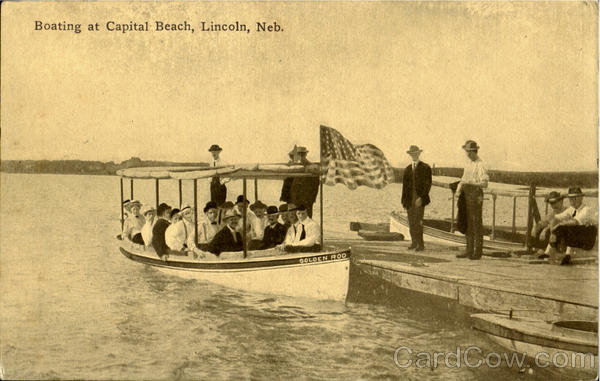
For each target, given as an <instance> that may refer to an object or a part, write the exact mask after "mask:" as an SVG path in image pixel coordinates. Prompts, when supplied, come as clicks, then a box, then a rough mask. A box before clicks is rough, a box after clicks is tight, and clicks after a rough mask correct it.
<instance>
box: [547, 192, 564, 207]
mask: <svg viewBox="0 0 600 381" xmlns="http://www.w3.org/2000/svg"><path fill="white" fill-rule="evenodd" d="M562 199H563V196H561V195H560V193H559V192H556V191H552V192H550V193H548V194H547V195H546V202H547V203H549V204H552V203H555V202H557V201H560V200H562Z"/></svg>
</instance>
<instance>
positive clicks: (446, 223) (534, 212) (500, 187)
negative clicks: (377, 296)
mask: <svg viewBox="0 0 600 381" xmlns="http://www.w3.org/2000/svg"><path fill="white" fill-rule="evenodd" d="M459 180H460V179H459V178H456V177H449V176H433V181H432V185H433V186H437V187H441V188H446V189H449V190H450V191H451V198H450V200H452V201H451V202H452V207H451V215H450V218H449V219H442V218H435V219H434V218H427V217H426V218H424V219H423V235H424V236H425V239H427V240H428V241H430V242H437V243H442V244H445V245H449V246H464V245H466V244H467V239H466V237H465V235H464V234H462V233H460V232H458V231H456V223H455V219H454V215H455V204H456V198H457V197H456V194H455V190H456V188H455V187H454V186H453V184H455V183H456V182H458V181H459ZM538 191H539V192H540V193H536V192H538ZM549 191H550V189H549V188H539V187H538V188H536V187H534V186H531V187H528V186H522V185H513V184H502V183H494V182H490V183H488V187H487V188H485V189H484V190H483V193H484V196H486V195H487V196H491V200H492V224H491V226H484V236H483V247H484V248H485V249H490V250H498V251H504V252H523V251H526V250H527V249H528V247H530V242H529V240H528V236H529V234H527V232H528V231H531V228H532V227H533V223H534V221H538V220H539V218H540V213H539V210H538V207H537V202H536V197H544V196H545V195H546V194H547V193H549ZM584 193H585V195H586V196H596V197H597V196H598V192H597V191H588V192H584ZM498 196H502V197H510V198H512V200H513V210H512V226H498V225H497V224H496V199H497V198H498ZM518 198H526V199H527V200H528V205H527V209H528V213H527V227H517V226H516V208H517V199H518ZM390 231H391V232H397V233H401V234H403V235H405V236H407V237H410V230H409V224H408V216H407V215H406V213H405V212H399V211H392V212H391V214H390Z"/></svg>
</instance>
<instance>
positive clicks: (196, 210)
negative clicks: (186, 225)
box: [179, 179, 198, 246]
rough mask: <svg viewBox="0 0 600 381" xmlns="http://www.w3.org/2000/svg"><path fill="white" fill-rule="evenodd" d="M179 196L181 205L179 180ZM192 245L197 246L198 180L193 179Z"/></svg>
mask: <svg viewBox="0 0 600 381" xmlns="http://www.w3.org/2000/svg"><path fill="white" fill-rule="evenodd" d="M179 195H180V196H179V204H180V205H181V180H179ZM194 244H196V246H198V179H194Z"/></svg>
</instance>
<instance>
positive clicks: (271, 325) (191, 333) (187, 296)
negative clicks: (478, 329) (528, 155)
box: [0, 173, 544, 380]
mask: <svg viewBox="0 0 600 381" xmlns="http://www.w3.org/2000/svg"><path fill="white" fill-rule="evenodd" d="M1 180H2V185H1V195H2V197H1V221H2V224H1V230H0V250H1V257H0V258H1V262H0V265H1V266H0V291H1V294H0V295H1V304H0V306H1V311H2V312H1V313H0V318H1V320H0V346H1V348H0V349H1V361H2V366H3V369H4V377H5V378H8V379H34V378H35V379H37V378H43V379H57V378H61V379H82V378H85V379H208V380H213V379H292V378H293V379H332V380H334V379H340V380H347V379H349V380H357V379H408V380H417V379H423V378H427V379H440V380H441V379H450V380H469V379H474V380H475V379H481V380H488V379H528V380H529V379H536V378H539V377H541V378H542V379H543V378H544V375H542V374H541V373H537V372H536V373H535V374H534V375H527V374H522V373H519V372H518V371H516V370H513V369H509V368H507V367H505V366H501V367H500V368H498V369H489V368H484V369H469V368H460V369H449V368H444V367H441V368H438V369H435V370H431V369H417V368H414V367H413V368H409V369H399V368H398V367H397V366H396V365H395V363H394V360H393V354H394V351H395V349H396V348H397V347H399V346H409V347H411V348H414V350H415V351H431V352H432V351H438V352H439V351H454V352H455V351H456V346H457V345H461V346H464V347H468V346H470V345H480V346H482V347H483V348H490V350H492V349H495V350H498V348H497V347H493V346H492V345H491V343H490V342H489V341H488V340H487V339H485V338H484V337H482V336H480V335H478V334H476V333H475V332H473V331H472V330H470V328H469V327H468V326H465V324H460V323H457V322H455V321H453V320H452V319H450V318H449V317H448V316H444V315H440V316H436V315H435V314H434V315H431V314H429V313H427V314H419V313H415V312H414V311H409V310H407V309H405V308H404V307H403V306H402V303H401V301H399V303H398V305H396V306H390V305H382V304H371V303H369V301H366V302H365V301H361V302H358V301H349V302H348V303H346V304H345V305H343V304H340V303H325V302H314V301H306V300H297V299H292V298H284V297H277V296H265V295H254V294H248V293H244V292H241V291H232V290H229V289H225V288H221V287H218V286H215V285H212V284H209V283H202V282H198V281H187V280H182V279H179V278H177V277H171V276H167V275H164V274H162V273H160V272H158V271H156V270H154V269H152V268H149V267H144V266H142V265H139V264H136V263H133V262H131V261H129V260H127V259H126V258H125V257H123V256H122V255H121V254H120V253H119V252H118V249H117V246H116V242H115V240H114V236H115V234H116V233H118V229H119V202H120V201H119V194H118V190H119V185H118V184H119V182H118V179H117V178H115V177H103V176H61V175H20V174H4V173H3V174H2V177H1ZM229 185H230V186H229V187H230V193H229V195H230V197H229V198H230V199H231V198H232V197H235V195H237V194H238V193H239V191H240V190H241V185H240V184H231V183H230V184H229ZM279 187H280V185H279V184H278V183H276V182H265V183H264V184H263V183H261V186H260V193H259V195H260V198H261V199H262V200H263V201H264V202H266V203H272V202H273V201H275V200H276V199H277V198H278V196H279V193H278V191H279ZM205 188H208V184H206V186H200V191H201V194H200V197H199V199H200V200H205V199H206V196H207V189H205ZM153 189H154V188H153V183H152V182H149V181H147V182H143V181H140V182H139V183H138V182H136V184H135V197H136V198H138V199H140V200H142V201H143V202H144V201H146V202H153V200H154V195H153ZM191 189H192V188H191V185H189V184H186V186H185V187H184V200H186V201H189V200H192V196H191ZM126 190H127V191H128V188H126ZM250 190H251V193H250V194H251V195H252V194H253V190H252V188H250ZM161 195H163V196H164V197H165V199H164V200H165V201H167V202H171V203H173V204H175V202H176V197H177V196H176V195H177V191H176V185H175V183H170V184H168V183H164V185H163V186H161ZM433 195H434V203H433V205H432V206H431V207H430V208H429V209H428V213H429V214H431V215H436V214H437V215H442V216H445V215H449V213H448V211H447V209H448V205H449V201H448V200H447V197H448V193H447V191H444V190H440V189H437V190H434V193H433ZM399 197H400V186H399V185H391V186H389V187H387V188H386V189H384V190H382V191H375V190H371V189H359V190H356V191H349V190H346V189H345V188H343V187H341V186H337V187H326V192H325V206H326V214H325V223H326V236H327V234H328V235H329V236H344V235H348V236H353V235H351V234H350V233H348V223H349V222H350V221H352V220H359V219H360V220H362V221H373V222H381V221H386V220H387V216H388V214H389V211H390V209H391V208H396V207H398V205H399ZM250 198H252V197H250ZM161 201H163V200H161ZM507 205H510V203H507ZM507 208H508V207H507ZM511 213H512V212H507V213H505V214H506V215H507V216H508V217H506V216H505V215H501V218H504V219H505V220H506V221H510V217H511ZM521 218H522V216H521ZM351 283H354V284H355V283H356V282H351Z"/></svg>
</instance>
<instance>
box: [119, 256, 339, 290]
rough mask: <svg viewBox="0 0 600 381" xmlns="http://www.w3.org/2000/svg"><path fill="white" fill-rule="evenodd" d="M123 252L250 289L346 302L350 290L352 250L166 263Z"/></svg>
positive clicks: (176, 271)
mask: <svg viewBox="0 0 600 381" xmlns="http://www.w3.org/2000/svg"><path fill="white" fill-rule="evenodd" d="M121 252H122V253H123V254H124V255H125V256H126V257H128V258H130V259H132V260H134V261H136V262H140V263H144V264H147V265H151V266H153V267H155V268H156V269H158V270H159V271H161V272H163V273H166V274H170V275H176V276H179V277H182V278H186V279H196V280H202V281H208V282H212V283H215V284H219V285H222V286H225V287H229V288H234V289H239V290H244V291H249V292H256V293H264V294H277V295H286V296H292V297H301V298H313V299H320V300H336V301H345V300H346V295H347V293H348V282H349V277H350V250H349V249H346V250H330V251H323V252H320V253H295V254H280V255H278V256H270V257H260V258H249V259H236V260H217V261H204V260H194V259H191V258H189V257H170V258H171V259H169V260H167V261H166V262H163V261H162V260H160V259H158V258H157V256H156V254H155V253H152V252H150V251H144V250H136V249H135V248H130V247H127V248H124V247H121Z"/></svg>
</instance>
